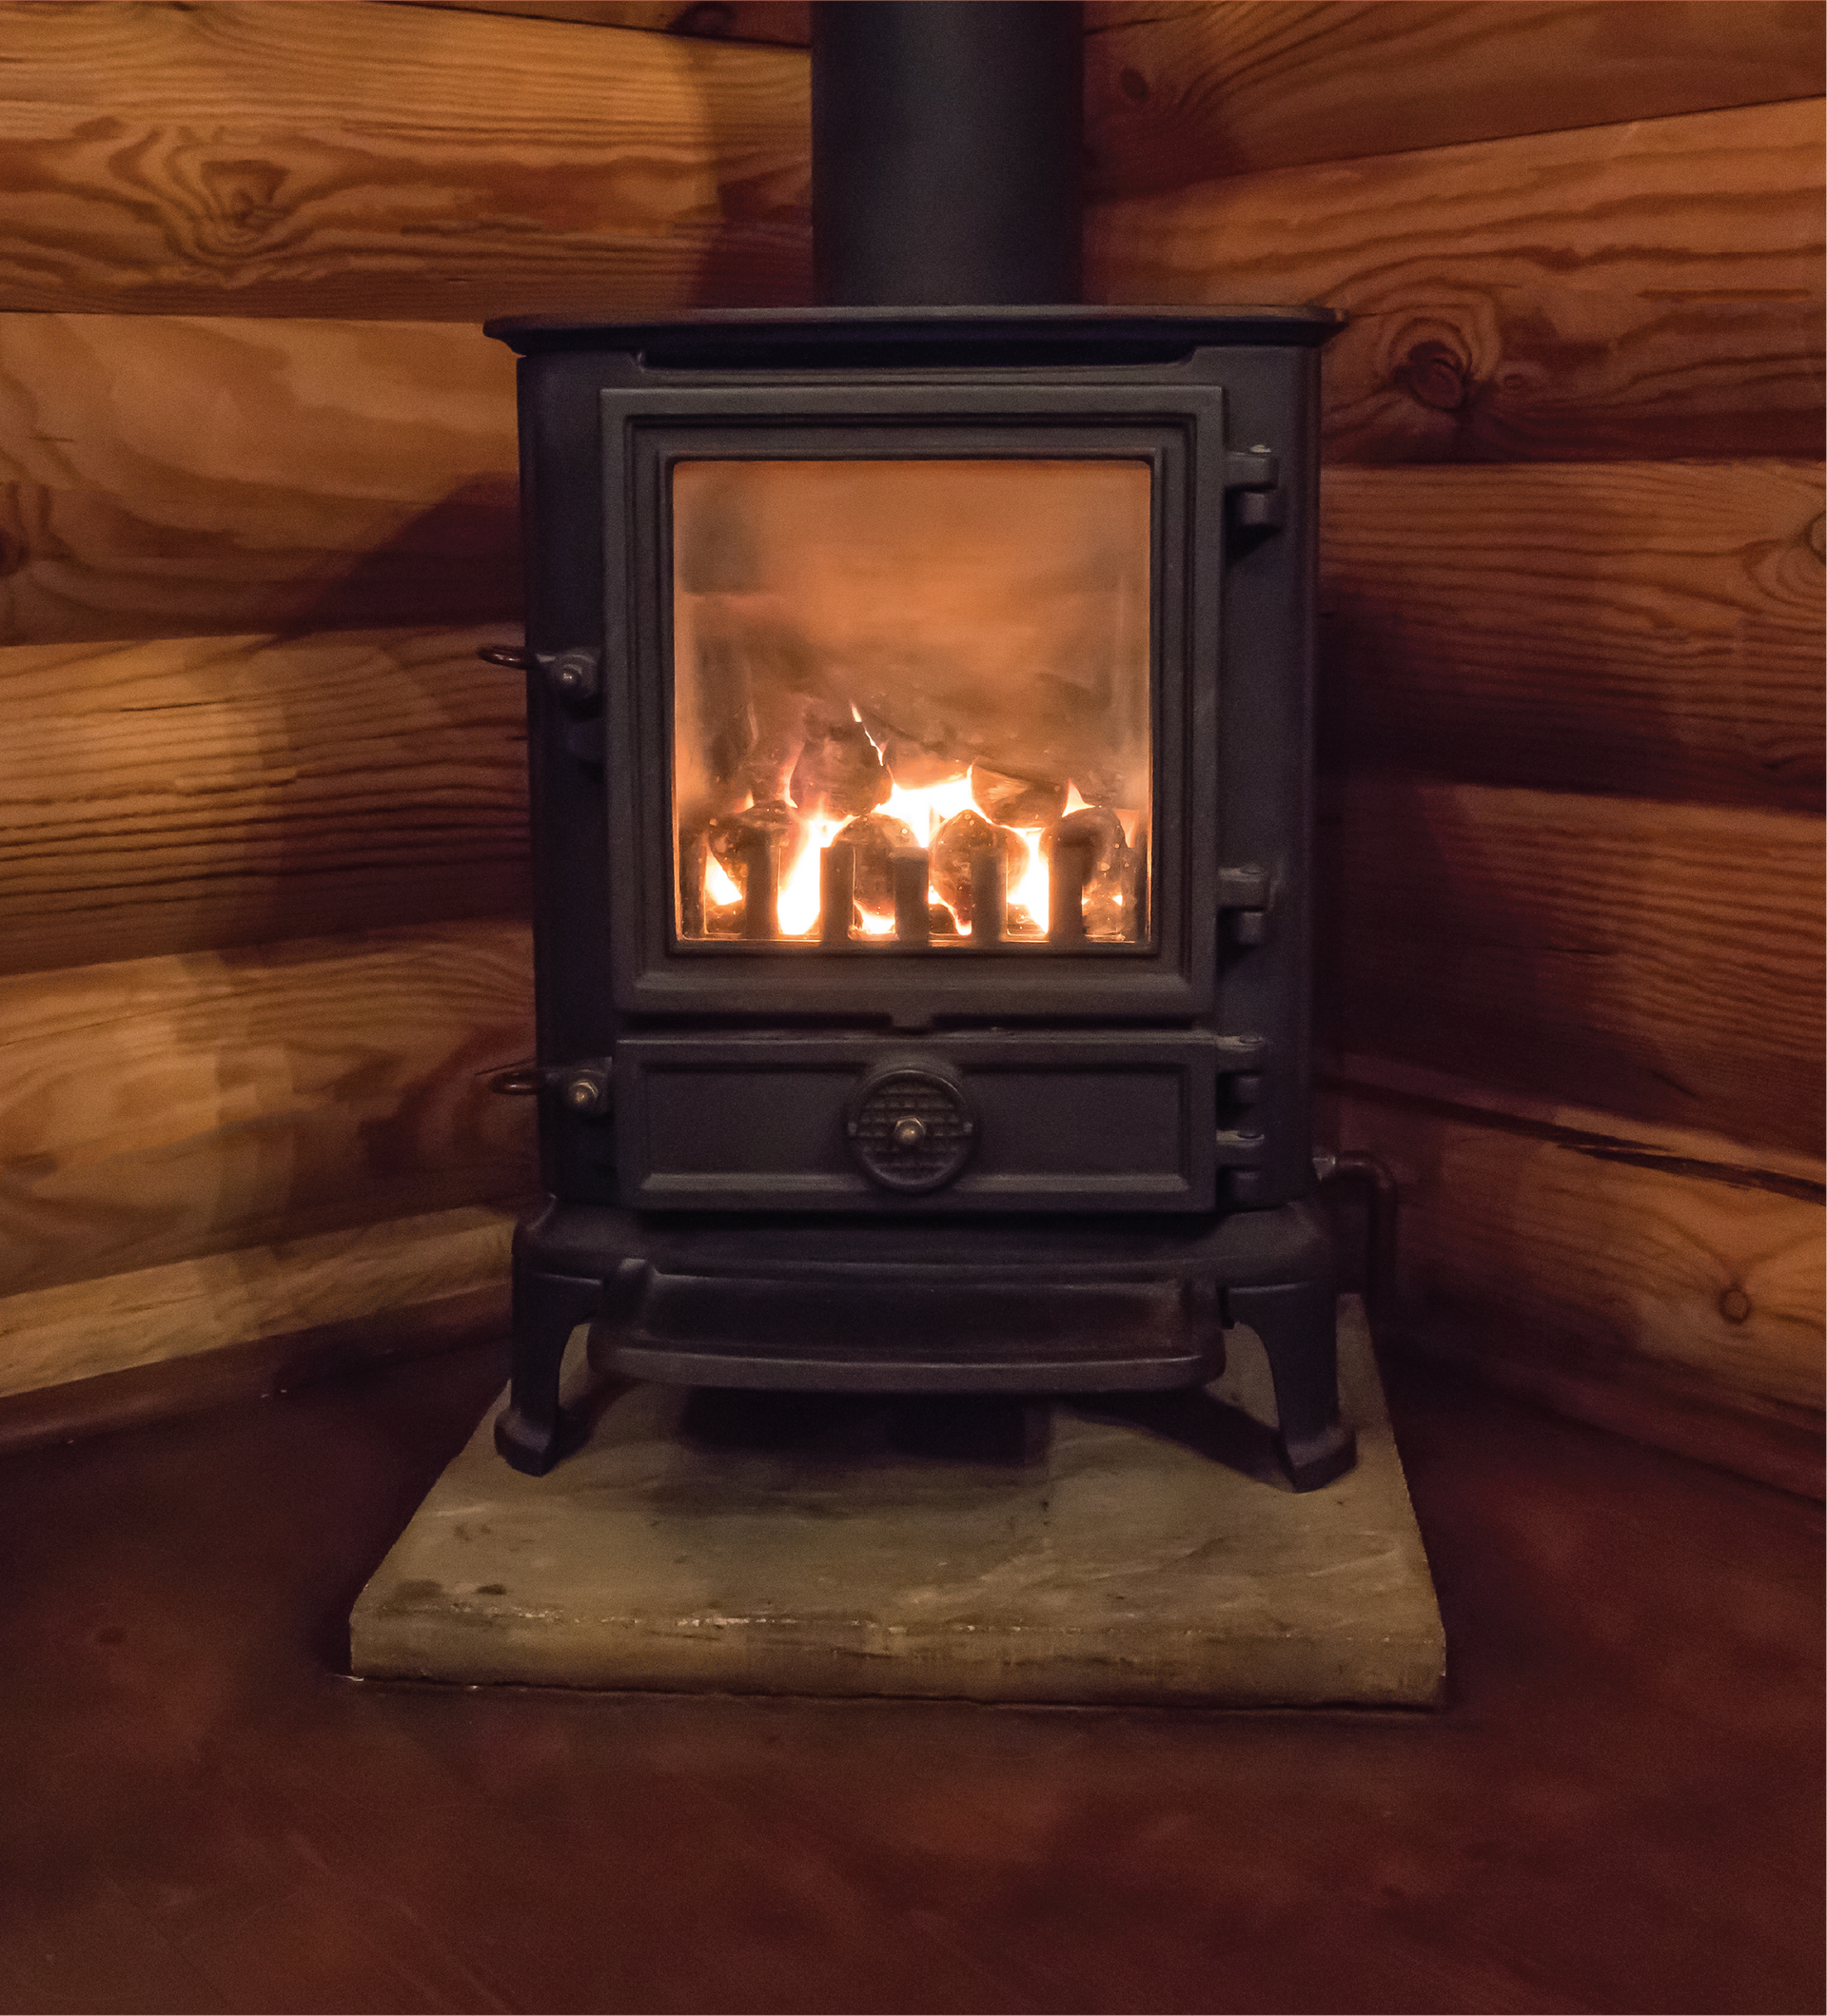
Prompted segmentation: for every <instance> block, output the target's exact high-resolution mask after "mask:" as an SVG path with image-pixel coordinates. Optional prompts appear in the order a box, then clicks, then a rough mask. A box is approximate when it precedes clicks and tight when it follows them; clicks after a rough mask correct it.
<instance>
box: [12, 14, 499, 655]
mask: <svg viewBox="0 0 1827 2016" xmlns="http://www.w3.org/2000/svg"><path fill="white" fill-rule="evenodd" d="M276 11H284V10H276ZM518 468H519V460H518V451H517V448H516V445H515V421H514V360H513V356H512V354H511V353H510V352H509V351H508V350H507V349H506V348H505V347H504V346H503V345H502V344H501V343H492V342H490V341H489V340H488V338H486V337H484V336H483V335H482V333H481V330H480V329H466V328H457V327H450V326H445V325H442V324H440V323H333V322H290V321H259V320H251V319H243V318H235V319H229V320H225V321H210V320H205V319H200V320H190V319H186V318H170V319H167V318H164V317H159V316H132V315H124V316H61V315H60V316H51V315H9V316H0V643H52V642H62V641H77V640H81V639H87V638H106V637H125V638H133V639H136V640H137V639H140V638H145V637H155V636H203V635H205V634H206V633H224V634H226V633H246V632H250V631H259V630H266V631H277V630H293V631H308V630H328V629H351V628H363V627H379V626H390V625H395V624H398V625H438V626H440V627H448V626H452V625H458V624H466V623H483V622H494V621H501V620H508V621H512V620H513V619H515V618H516V617H518V616H519V614H520V553H519V538H520V535H519V528H518V523H517V517H516V514H517V510H518V499H519V479H518Z"/></svg>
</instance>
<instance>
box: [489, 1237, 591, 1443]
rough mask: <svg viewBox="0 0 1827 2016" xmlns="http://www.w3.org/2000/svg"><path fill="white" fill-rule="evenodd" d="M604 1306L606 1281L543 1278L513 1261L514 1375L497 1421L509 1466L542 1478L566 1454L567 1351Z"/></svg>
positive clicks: (498, 1436) (564, 1276) (563, 1276)
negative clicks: (563, 1374) (563, 1389)
mask: <svg viewBox="0 0 1827 2016" xmlns="http://www.w3.org/2000/svg"><path fill="white" fill-rule="evenodd" d="M601 1306H602V1282H599V1281H580V1280H578V1279H577V1278H575V1277H574V1276H571V1275H568V1274H542V1273H540V1271H539V1270H538V1269H537V1268H535V1267H530V1266H528V1265H526V1264H525V1263H524V1262H521V1261H520V1260H518V1259H517V1260H516V1261H515V1262H514V1373H513V1384H512V1385H511V1387H510V1388H509V1391H508V1399H507V1405H506V1406H505V1407H503V1408H502V1409H501V1413H500V1415H499V1416H497V1418H496V1421H495V1446H496V1448H497V1449H499V1450H500V1451H501V1455H502V1456H503V1457H504V1458H506V1459H507V1462H508V1466H509V1467H510V1468H511V1469H514V1470H520V1471H523V1472H524V1473H525V1474H526V1475H527V1476H528V1477H543V1476H544V1475H545V1473H546V1472H547V1471H548V1470H550V1469H551V1467H552V1465H553V1464H554V1463H556V1462H557V1461H558V1459H559V1458H560V1457H561V1456H562V1455H563V1454H564V1453H565V1452H564V1439H565V1431H566V1430H567V1429H568V1428H569V1427H570V1425H571V1423H570V1421H569V1420H568V1419H567V1418H566V1416H565V1413H564V1410H563V1409H562V1408H561V1407H560V1405H559V1374H560V1370H561V1368H562V1367H563V1364H564V1347H565V1345H566V1344H568V1343H569V1342H570V1341H571V1333H572V1331H573V1330H575V1329H576V1328H577V1327H578V1325H579V1324H580V1323H586V1322H588V1321H590V1319H591V1318H592V1317H593V1316H595V1315H597V1313H598V1312H599V1309H600V1308H601Z"/></svg>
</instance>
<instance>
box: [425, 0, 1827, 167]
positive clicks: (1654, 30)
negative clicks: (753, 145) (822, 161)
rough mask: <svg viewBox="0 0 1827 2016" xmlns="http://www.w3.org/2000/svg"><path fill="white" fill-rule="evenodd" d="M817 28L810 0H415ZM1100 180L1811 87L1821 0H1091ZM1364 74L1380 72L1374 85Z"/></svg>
mask: <svg viewBox="0 0 1827 2016" xmlns="http://www.w3.org/2000/svg"><path fill="white" fill-rule="evenodd" d="M407 4H412V5H418V6H437V7H447V6H462V7H466V8H471V9H475V10H480V11H482V12H486V13H500V14H522V15H529V16H538V17H540V18H543V19H547V20H552V21H570V22H586V23H590V24H592V25H595V26H598V27H604V28H632V29H647V30H649V31H654V32H666V33H671V34H683V35H699V36H707V37H711V38H714V39H717V40H722V41H734V42H773V43H784V44H797V45H799V46H800V47H804V46H805V45H806V43H808V42H809V41H810V39H811V28H812V22H811V8H810V7H809V6H808V5H807V4H806V0H712V4H709V5H706V4H704V0H407ZM1085 23H1086V28H1087V29H1088V30H1089V32H1088V35H1087V38H1086V45H1085V71H1086V76H1085V127H1086V152H1087V157H1088V162H1087V189H1088V192H1089V193H1090V194H1091V195H1093V196H1095V197H1098V198H1105V197H1113V196H1139V195H1147V194H1149V193H1151V192H1153V191H1156V190H1160V189H1171V188H1179V187H1181V186H1185V185H1186V184H1189V183H1194V182H1206V181H1209V180H1211V179H1212V178H1213V177H1216V176H1220V175H1238V174H1247V173H1251V172H1253V171H1256V170H1259V169H1262V168H1273V167H1287V166H1294V165H1296V164H1300V163H1306V162H1314V161H1342V160H1347V159H1353V158H1355V157H1358V156H1361V155H1365V154H1396V153H1409V152H1413V151H1414V150H1415V149H1416V148H1418V147H1451V146H1456V145H1459V144H1461V143H1463V142H1465V141H1468V140H1495V139H1502V138H1503V137H1505V136H1507V135H1511V134H1516V133H1541V132H1553V131H1559V130H1561V129H1562V128H1565V127H1581V126H1608V125H1616V124H1619V123H1621V121H1623V120H1626V119H1660V118H1666V117H1667V116H1669V115H1670V114H1671V113H1677V112H1699V111H1710V110H1717V109H1719V108H1722V107H1727V106H1737V105H1763V104H1767V103H1770V102H1771V101H1773V100H1777V99H1782V98H1811V97H1814V96H1816V95H1817V93H1818V92H1819V90H1820V78H1821V69H1822V62H1823V54H1824V53H1827V51H1824V49H1823V34H1822V17H1821V12H1820V10H1819V9H1818V8H1817V7H1815V6H1813V5H1812V4H1810V0H1740V4H1739V5H1737V6H1734V7H1719V6H1694V5H1691V4H1688V0H1634V4H1632V5H1629V6H1620V5H1618V4H1617V0H1586V4H1581V0H1470V4H1461V5H1451V4H1445V0H1421V4H1416V0H1377V4H1375V5H1373V6H1364V5H1361V4H1357V0H1347V4H1326V0H1321V4H1318V5H1315V4H1312V0H1222V4H1219V5H1207V6H1200V5H1188V4H1185V0H1169V4H1168V5H1165V6H1163V5H1161V4H1159V0H1090V5H1089V6H1088V7H1087V8H1086V10H1085ZM1366 77H1371V78H1374V80H1375V81H1374V88H1365V79H1366Z"/></svg>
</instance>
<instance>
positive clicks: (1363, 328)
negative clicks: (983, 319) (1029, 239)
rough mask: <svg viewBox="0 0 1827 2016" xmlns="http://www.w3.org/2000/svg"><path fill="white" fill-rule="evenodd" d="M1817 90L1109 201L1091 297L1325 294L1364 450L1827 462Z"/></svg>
mask: <svg viewBox="0 0 1827 2016" xmlns="http://www.w3.org/2000/svg"><path fill="white" fill-rule="evenodd" d="M1821 190H1822V121H1821V103H1820V101H1819V100H1817V99H1816V100H1809V101H1804V102H1798V103H1793V104H1787V105H1776V106H1758V107H1752V108H1746V109H1741V110H1738V111H1721V112H1697V113H1693V114H1690V115H1687V116H1684V117H1681V118H1671V119H1657V120H1649V121H1642V122H1634V123H1632V124H1629V125H1625V126H1614V127H1588V128H1585V129H1582V130H1581V131H1577V132H1568V133H1546V134H1542V135H1538V136H1535V137H1530V138H1523V139H1511V140H1497V141H1487V142H1483V143H1480V144H1478V145H1475V146H1468V147H1442V148H1436V149H1433V150H1430V151H1426V152H1421V153H1412V154H1394V155H1385V156H1382V157H1380V158H1376V159H1370V160H1365V161H1356V162H1346V163H1334V164H1329V165H1326V166H1310V167H1296V168H1283V169H1276V170H1273V171H1271V172H1268V173H1266V174H1258V175H1243V176H1238V177H1235V178H1233V179H1232V180H1229V181H1226V182H1213V183H1206V184H1202V185H1200V186H1198V187H1196V188H1191V189H1187V190H1184V191H1181V192H1178V193H1175V194H1171V195H1162V196H1153V197H1144V198H1138V199H1134V200H1130V201H1126V202H1116V203H1106V204H1099V205H1095V206H1092V208H1091V210H1090V215H1089V219H1088V225H1087V241H1086V261H1087V278H1086V288H1087V293H1088V296H1089V297H1090V299H1093V300H1098V301H1106V302H1132V303H1166V302H1175V303H1219V302H1250V301H1266V302H1273V301H1302V300H1312V301H1324V302H1327V303H1330V304H1331V305H1333V306H1334V307H1339V308H1344V309H1346V310H1348V311H1349V313H1350V314H1351V317H1352V322H1351V325H1350V326H1349V327H1348V328H1347V329H1346V331H1345V332H1344V334H1343V335H1341V336H1340V337H1338V338H1336V339H1335V340H1334V341H1333V342H1332V343H1330V344H1329V345H1328V346H1327V350H1326V450H1327V453H1328V454H1329V455H1330V456H1331V457H1332V458H1333V459H1334V460H1345V461H1379V462H1390V461H1502V460H1581V461H1590V460H1627V459H1631V458H1640V459H1644V460H1657V459H1660V458H1662V457H1667V456H1720V457H1737V456H1764V455H1769V456H1786V457H1795V458H1812V457H1815V456H1817V454H1818V452H1819V447H1820V435H1821V415H1822V337H1821V298H1822V291H1823V289H1822V240H1823V230H1822V201H1821Z"/></svg>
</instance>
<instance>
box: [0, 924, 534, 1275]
mask: <svg viewBox="0 0 1827 2016" xmlns="http://www.w3.org/2000/svg"><path fill="white" fill-rule="evenodd" d="M531 971H532V952H531V948H530V945H529V943H528V933H527V931H526V930H525V928H524V927H523V926H520V925H513V924H460V925H446V926H442V927H428V928H425V929H423V930H401V931H391V932H376V933H372V934H369V935H366V936H363V937H359V938H350V939H332V940H300V941H296V942H293V943H288V944H285V945H277V946H268V947H264V948H259V949H247V950H235V951H218V952H210V953H192V954H188V955H185V956H182V957H171V958H163V959H144V960H130V961H124V962H122V963H121V964H119V965H115V966H94V967H84V968H81V969H76V970H74V971H69V972H62V973H49V974H39V975H33V976H30V977H27V978H14V979H10V980H8V981H5V982H4V983H0V1288H4V1290H5V1292H7V1293H9V1294H15V1293H18V1292H21V1291H23V1290H26V1289H35V1288H39V1287H46V1286H50V1285H54V1284H56V1283H58V1282H69V1281H78V1280H88V1279H91V1278H93V1277H96V1276H99V1275H104V1274H115V1273H120V1272H123V1271H126V1270H128V1269H135V1268H142V1267H148V1266H157V1265H164V1264H166V1263H167V1262H174V1261H179V1260H188V1259H195V1258H200V1257H206V1256H207V1255H209V1254H212V1253H218V1252H222V1251H225V1250H227V1249H231V1248H235V1247H240V1246H245V1245H256V1244H260V1243H265V1242H268V1241H273V1240H281V1239H289V1238H299V1237H305V1236H309V1235H312V1234H315V1233H318V1232H326V1231H331V1230H338V1229H341V1228H343V1227H345V1226H347V1225H350V1224H360V1223H368V1222H370V1221H373V1220H376V1219H380V1218H389V1217H398V1216H402V1215H405V1214H408V1213H416V1212H422V1211H432V1210H442V1209H446V1208H452V1207H455V1206H457V1205H460V1204H473V1203H477V1202H479V1201H486V1200H491V1199H500V1198H503V1197H518V1196H521V1195H522V1194H524V1193H525V1192H527V1191H530V1190H531V1189H532V1188H534V1186H535V1184H536V1181H537V1179H536V1176H535V1173H534V1166H533V1161H532V1116H531V1113H530V1111H529V1110H528V1109H529V1106H530V1104H531V1103H530V1102H528V1101H525V1100H510V1099H501V1098H499V1097H497V1096H495V1095H494V1094H492V1093H490V1092H489V1091H488V1090H487V1088H486V1086H484V1084H483V1082H482V1077H481V1074H482V1073H484V1072H486V1071H488V1070H489V1069H491V1068H493V1067H497V1066H500V1065H503V1064H509V1063H512V1062H514V1061H515V1060H516V1059H519V1058H521V1057H524V1056H527V1055H529V1054H530V1053H531V1051H532V1048H533V1041H532V1015H531V1003H530V998H529V997H530V993H531Z"/></svg>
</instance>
